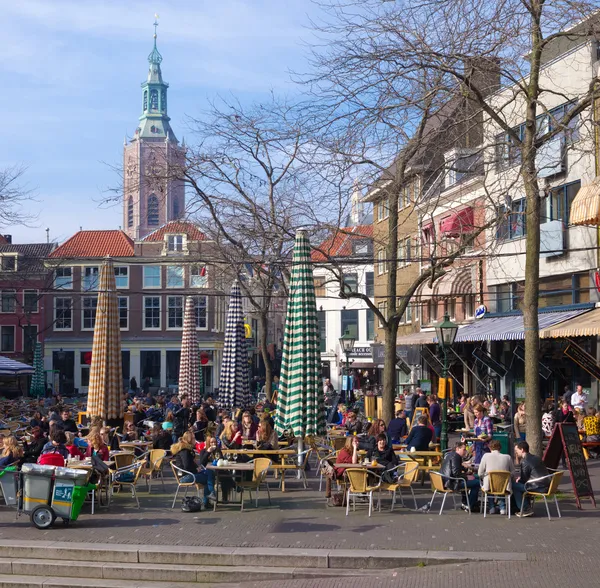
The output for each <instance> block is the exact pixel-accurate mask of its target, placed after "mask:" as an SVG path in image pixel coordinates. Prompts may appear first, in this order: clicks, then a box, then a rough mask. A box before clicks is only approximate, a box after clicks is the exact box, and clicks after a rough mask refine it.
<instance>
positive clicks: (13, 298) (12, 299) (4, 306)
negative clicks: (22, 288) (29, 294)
mask: <svg viewBox="0 0 600 588" xmlns="http://www.w3.org/2000/svg"><path fill="white" fill-rule="evenodd" d="M16 310H17V291H16V290H2V292H1V293H0V312H10V313H13V312H16Z"/></svg>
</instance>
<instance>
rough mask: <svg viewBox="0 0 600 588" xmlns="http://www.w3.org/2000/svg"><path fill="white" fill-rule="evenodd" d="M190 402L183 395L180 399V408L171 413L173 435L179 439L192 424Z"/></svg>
mask: <svg viewBox="0 0 600 588" xmlns="http://www.w3.org/2000/svg"><path fill="white" fill-rule="evenodd" d="M191 406H192V401H191V400H190V398H189V397H188V396H187V395H186V394H184V395H183V396H182V397H181V408H180V409H179V410H178V411H177V412H174V413H173V433H174V434H175V436H176V437H181V436H182V435H183V434H184V433H185V432H186V431H187V430H188V429H189V428H190V425H191V424H192V410H191Z"/></svg>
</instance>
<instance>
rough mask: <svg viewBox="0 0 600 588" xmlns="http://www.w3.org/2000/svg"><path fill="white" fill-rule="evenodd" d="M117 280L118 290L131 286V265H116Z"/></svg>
mask: <svg viewBox="0 0 600 588" xmlns="http://www.w3.org/2000/svg"><path fill="white" fill-rule="evenodd" d="M115 282H116V285H117V290H124V289H127V288H129V267H127V266H126V265H121V266H117V267H115Z"/></svg>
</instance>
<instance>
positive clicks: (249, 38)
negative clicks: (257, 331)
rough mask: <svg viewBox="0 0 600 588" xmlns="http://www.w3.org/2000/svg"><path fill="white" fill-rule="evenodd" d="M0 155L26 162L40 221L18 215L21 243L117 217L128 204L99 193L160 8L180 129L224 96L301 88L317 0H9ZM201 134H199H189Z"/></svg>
mask: <svg viewBox="0 0 600 588" xmlns="http://www.w3.org/2000/svg"><path fill="white" fill-rule="evenodd" d="M2 8H3V10H2V18H1V19H0V37H1V38H2V45H3V56H2V59H0V79H2V85H1V86H0V87H1V90H0V96H1V100H2V112H3V117H2V119H3V131H4V132H3V136H4V137H3V138H4V140H3V141H2V142H1V143H0V166H2V167H5V166H8V165H11V164H17V163H18V164H24V165H25V166H27V168H28V170H27V173H26V176H25V182H26V183H27V185H28V187H30V188H32V189H33V190H34V192H35V195H36V200H37V202H35V203H32V204H31V207H32V208H33V209H34V210H36V211H37V212H39V221H38V222H37V223H36V225H38V226H36V227H33V228H28V227H23V226H10V227H5V228H3V229H2V232H3V233H9V234H12V235H13V240H14V242H19V243H25V242H30V243H31V242H42V241H45V240H46V231H45V229H46V227H49V228H50V237H51V239H52V240H54V241H58V242H61V241H63V240H64V239H66V238H68V237H69V236H70V235H72V234H73V233H74V232H75V231H77V230H78V229H79V227H80V226H81V227H83V228H84V229H104V228H118V226H119V224H120V222H121V215H120V212H121V209H120V206H116V207H112V208H106V207H101V206H100V201H101V200H102V198H103V196H104V195H105V194H106V190H108V189H109V188H111V187H114V186H116V185H118V183H119V178H118V177H117V176H116V175H115V172H114V171H113V170H112V169H111V168H110V166H111V165H115V166H118V165H120V163H121V157H122V145H123V138H124V136H125V135H126V134H127V135H131V134H132V132H133V130H134V129H135V127H136V124H137V119H138V117H139V115H140V110H141V93H140V83H141V82H142V81H143V80H144V79H145V77H146V73H147V67H148V62H147V56H148V53H150V51H151V49H152V34H153V28H152V22H153V19H154V13H155V12H157V13H158V14H159V22H160V25H159V28H158V47H159V50H160V52H161V54H162V55H163V63H162V70H163V77H164V79H165V81H167V82H168V83H169V84H170V88H169V115H170V117H171V124H172V126H173V129H174V131H175V133H176V135H177V137H178V138H179V139H180V140H181V138H182V136H183V135H186V125H185V119H186V116H190V115H191V116H193V115H195V114H200V113H201V111H202V110H204V109H205V108H206V107H207V104H208V101H209V100H210V99H211V98H214V97H216V96H219V95H221V96H227V95H231V94H235V95H236V96H238V97H239V98H240V100H241V101H242V102H249V101H252V100H254V99H260V98H261V96H263V95H266V94H267V93H268V92H269V91H271V90H273V91H275V92H276V93H282V94H286V95H290V94H292V93H294V92H296V91H297V88H296V87H295V86H294V84H293V83H291V82H290V79H289V75H288V70H289V69H295V70H304V69H306V67H307V66H306V58H307V50H306V47H305V46H304V42H305V41H307V40H309V39H310V38H311V32H310V30H309V29H308V28H307V27H308V25H309V17H313V18H314V17H315V16H316V13H317V10H316V7H315V5H314V4H312V3H311V2H310V0H177V2H175V1H171V2H168V1H159V0H155V1H154V2H153V3H149V2H138V1H135V0H127V1H126V2H123V1H122V0H119V1H116V0H109V1H106V0H105V1H104V2H102V3H99V2H95V1H92V0H19V1H18V2H6V3H3V7H2ZM190 139H191V137H189V135H188V138H187V140H188V142H189V141H190Z"/></svg>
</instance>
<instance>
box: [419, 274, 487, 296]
mask: <svg viewBox="0 0 600 588" xmlns="http://www.w3.org/2000/svg"><path fill="white" fill-rule="evenodd" d="M474 271H475V266H474V265H467V266H462V267H452V268H450V269H449V270H447V271H446V273H445V274H444V275H442V276H441V277H440V278H438V279H437V280H435V282H434V283H433V288H430V287H429V280H426V281H425V282H423V283H422V284H421V285H420V286H419V287H418V288H417V291H416V296H417V298H419V297H421V298H424V299H425V301H427V300H428V299H429V298H430V297H432V296H463V295H465V294H470V293H472V292H473V282H474V280H473V274H474Z"/></svg>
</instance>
